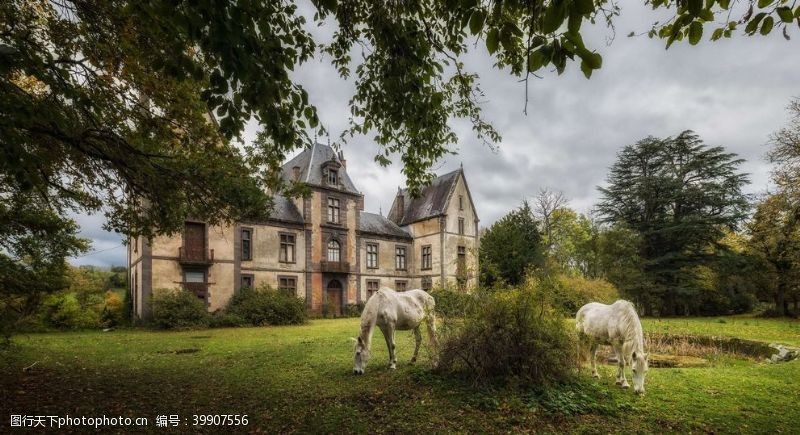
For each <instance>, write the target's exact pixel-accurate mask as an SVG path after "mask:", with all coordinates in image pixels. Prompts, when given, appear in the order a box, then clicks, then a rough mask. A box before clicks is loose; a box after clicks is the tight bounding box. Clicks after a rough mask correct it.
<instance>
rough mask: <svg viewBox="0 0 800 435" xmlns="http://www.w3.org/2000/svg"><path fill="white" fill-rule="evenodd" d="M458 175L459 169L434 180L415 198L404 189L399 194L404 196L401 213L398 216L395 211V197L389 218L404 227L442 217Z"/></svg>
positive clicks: (396, 205)
mask: <svg viewBox="0 0 800 435" xmlns="http://www.w3.org/2000/svg"><path fill="white" fill-rule="evenodd" d="M460 174H461V169H456V170H455V171H453V172H450V173H447V174H444V175H441V176H439V177H437V178H435V179H434V180H433V181H432V182H431V184H430V185H429V186H428V187H426V188H424V189H422V192H421V194H420V196H419V197H417V198H411V195H409V194H408V191H407V190H406V189H403V190H401V191H400V192H399V194H402V195H403V196H404V200H403V202H404V203H405V207H404V210H403V213H402V214H398V211H399V210H396V208H397V207H398V204H397V197H395V199H394V202H393V203H392V209H391V210H390V211H389V216H392V219H393V220H395V222H397V224H398V225H400V226H405V225H408V224H411V223H414V222H417V221H421V220H425V219H430V218H432V217H435V216H441V215H443V214H444V213H445V211H446V210H447V203H448V200H449V199H450V193H451V192H452V191H453V189H455V186H456V183H457V182H458V176H459V175H460ZM396 216H400V217H399V219H396Z"/></svg>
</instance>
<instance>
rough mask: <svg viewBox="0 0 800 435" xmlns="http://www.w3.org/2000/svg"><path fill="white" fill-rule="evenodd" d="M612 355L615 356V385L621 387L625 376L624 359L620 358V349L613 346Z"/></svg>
mask: <svg viewBox="0 0 800 435" xmlns="http://www.w3.org/2000/svg"><path fill="white" fill-rule="evenodd" d="M614 353H616V354H617V380H616V381H615V383H616V384H617V385H622V378H623V377H624V376H625V359H624V358H623V357H622V348H620V347H619V346H614Z"/></svg>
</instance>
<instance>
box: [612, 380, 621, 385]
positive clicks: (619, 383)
mask: <svg viewBox="0 0 800 435" xmlns="http://www.w3.org/2000/svg"><path fill="white" fill-rule="evenodd" d="M614 383H615V384H617V385H622V381H620V380H617V381H616V382H614Z"/></svg>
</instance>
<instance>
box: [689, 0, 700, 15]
mask: <svg viewBox="0 0 800 435" xmlns="http://www.w3.org/2000/svg"><path fill="white" fill-rule="evenodd" d="M701 10H703V0H689V1H688V11H689V13H690V14H692V15H694V16H698V15H700V11H701Z"/></svg>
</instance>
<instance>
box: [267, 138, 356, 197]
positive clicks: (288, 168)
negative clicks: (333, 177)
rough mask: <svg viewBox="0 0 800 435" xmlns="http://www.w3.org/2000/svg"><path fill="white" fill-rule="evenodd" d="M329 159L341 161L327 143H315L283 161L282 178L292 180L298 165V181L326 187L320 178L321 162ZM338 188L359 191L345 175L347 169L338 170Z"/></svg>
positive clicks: (351, 191)
mask: <svg viewBox="0 0 800 435" xmlns="http://www.w3.org/2000/svg"><path fill="white" fill-rule="evenodd" d="M331 160H334V161H337V162H339V163H341V161H340V160H339V156H337V155H336V151H335V150H334V149H333V148H331V147H330V146H329V145H324V144H321V143H316V144H314V145H313V146H312V147H311V148H306V149H304V150H303V151H302V152H301V153H300V154H298V155H296V156H294V158H292V159H291V160H289V161H288V162H286V163H284V165H283V167H282V172H283V178H284V179H286V180H292V179H293V178H294V170H293V168H294V167H295V166H299V167H300V178H299V181H303V182H305V183H308V184H310V185H314V186H326V187H327V185H326V184H325V183H323V180H322V164H323V163H325V162H328V161H331ZM339 188H340V189H342V190H344V191H346V192H350V193H354V194H356V195H360V192H359V191H358V189H356V186H355V185H354V184H353V181H352V180H350V176H349V175H347V170H343V171H341V170H340V171H339Z"/></svg>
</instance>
